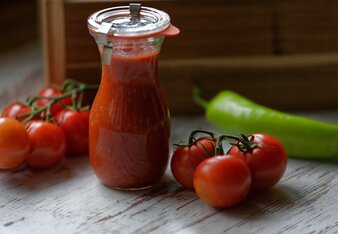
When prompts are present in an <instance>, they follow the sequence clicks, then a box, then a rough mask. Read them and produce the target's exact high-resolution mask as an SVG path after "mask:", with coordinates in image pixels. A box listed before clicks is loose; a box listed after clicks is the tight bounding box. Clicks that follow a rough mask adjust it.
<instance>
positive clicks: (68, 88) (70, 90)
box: [16, 80, 98, 124]
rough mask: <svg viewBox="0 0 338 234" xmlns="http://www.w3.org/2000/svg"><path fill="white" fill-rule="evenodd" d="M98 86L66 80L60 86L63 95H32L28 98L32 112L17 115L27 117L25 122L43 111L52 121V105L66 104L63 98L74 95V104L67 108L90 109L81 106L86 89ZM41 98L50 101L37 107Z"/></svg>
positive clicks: (47, 118) (27, 101)
mask: <svg viewBox="0 0 338 234" xmlns="http://www.w3.org/2000/svg"><path fill="white" fill-rule="evenodd" d="M97 88H98V86H97V85H90V84H85V83H82V82H79V81H75V80H66V81H65V82H64V83H63V85H62V87H61V88H60V91H62V92H64V93H63V94H62V95H60V96H58V97H38V96H31V97H29V98H28V99H27V100H26V105H27V106H29V107H31V108H32V111H31V112H28V113H24V114H21V115H17V116H16V118H17V119H18V118H21V117H26V116H27V118H26V119H25V120H23V121H22V123H23V124H25V123H27V122H29V121H31V120H33V119H34V118H36V117H37V116H38V115H41V113H44V112H45V113H46V116H45V117H44V118H45V119H46V121H47V122H51V121H52V116H51V107H52V105H54V104H56V103H59V104H60V105H62V106H64V105H63V103H62V102H61V101H62V100H63V99H65V98H68V97H72V101H73V106H71V107H69V106H66V108H67V109H68V108H70V109H74V110H85V109H89V106H85V107H82V108H81V105H82V101H83V93H84V92H85V91H89V90H97ZM78 94H79V98H78V100H77V95H78ZM41 99H48V100H49V101H48V102H47V104H46V105H44V106H42V107H37V105H36V101H37V100H41Z"/></svg>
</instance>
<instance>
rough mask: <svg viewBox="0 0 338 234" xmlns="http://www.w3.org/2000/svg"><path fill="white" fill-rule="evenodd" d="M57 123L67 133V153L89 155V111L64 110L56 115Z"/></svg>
mask: <svg viewBox="0 0 338 234" xmlns="http://www.w3.org/2000/svg"><path fill="white" fill-rule="evenodd" d="M55 118H56V122H57V123H58V124H59V127H60V128H61V129H62V131H63V132H64V133H65V136H66V141H67V153H69V154H87V153H88V147H89V145H88V127H89V110H85V111H75V110H63V111H61V112H59V113H58V114H57V115H56V117H55Z"/></svg>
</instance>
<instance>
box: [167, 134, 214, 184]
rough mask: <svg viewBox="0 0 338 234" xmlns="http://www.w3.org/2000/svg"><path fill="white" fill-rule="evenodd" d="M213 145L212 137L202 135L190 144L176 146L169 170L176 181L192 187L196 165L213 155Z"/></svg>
mask: <svg viewBox="0 0 338 234" xmlns="http://www.w3.org/2000/svg"><path fill="white" fill-rule="evenodd" d="M215 146H216V143H215V141H214V140H213V139H211V138H206V137H203V138H200V139H198V140H197V141H196V142H195V143H193V144H192V145H190V146H184V147H179V148H177V149H176V151H175V152H174V154H173V156H172V158H171V163H170V167H171V172H172V174H173V176H174V177H175V179H176V180H177V182H178V183H180V184H181V185H183V186H184V187H186V188H189V189H194V185H193V178H194V173H195V170H196V167H197V166H198V165H199V164H200V163H201V162H202V161H203V160H205V159H207V158H209V157H210V156H213V155H214V148H215ZM207 152H208V153H207Z"/></svg>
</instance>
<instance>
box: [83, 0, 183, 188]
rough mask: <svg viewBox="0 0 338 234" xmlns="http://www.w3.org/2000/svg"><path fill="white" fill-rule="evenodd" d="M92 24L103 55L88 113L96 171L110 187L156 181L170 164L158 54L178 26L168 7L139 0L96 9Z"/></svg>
mask: <svg viewBox="0 0 338 234" xmlns="http://www.w3.org/2000/svg"><path fill="white" fill-rule="evenodd" d="M88 28H89V32H90V33H91V35H92V36H93V37H94V39H95V41H96V43H97V45H98V48H99V51H100V54H101V61H102V77H101V83H100V88H99V90H98V92H97V95H96V97H95V100H94V103H93V106H92V109H91V113H90V119H89V152H90V160H91V164H92V167H93V169H94V172H95V173H96V175H97V176H98V178H99V179H100V180H101V182H102V183H103V184H104V185H106V186H108V187H111V188H116V189H126V190H132V189H142V188H147V187H150V186H153V185H155V184H156V183H158V182H159V180H160V179H161V177H162V176H163V174H164V172H165V169H166V167H167V162H168V156H169V155H168V154H169V138H170V115H169V111H168V107H167V104H166V101H165V98H164V96H163V93H162V91H161V88H160V83H159V78H158V71H157V64H158V56H159V52H160V49H161V46H162V43H163V40H164V37H165V36H170V35H177V34H178V33H179V30H178V29H177V28H176V27H174V26H172V25H171V24H170V18H169V16H168V15H167V14H166V13H165V12H163V11H160V10H157V9H154V8H148V7H141V5H140V4H135V3H134V4H133V3H132V4H130V5H129V7H128V6H121V7H112V8H108V9H104V10H101V11H98V12H96V13H94V14H92V15H91V16H90V17H89V18H88Z"/></svg>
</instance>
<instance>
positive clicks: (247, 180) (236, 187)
mask: <svg viewBox="0 0 338 234" xmlns="http://www.w3.org/2000/svg"><path fill="white" fill-rule="evenodd" d="M250 185H251V177H250V169H249V167H248V165H247V164H246V163H245V161H244V160H242V159H240V158H239V157H236V156H233V155H222V156H214V157H211V158H209V159H206V160H204V161H203V162H201V164H200V165H198V167H197V168H196V172H195V175H194V187H195V191H196V193H197V195H198V196H199V197H200V198H201V199H202V200H203V201H205V202H206V203H208V204H209V205H211V206H213V207H215V208H228V207H232V206H234V205H237V204H239V203H240V202H241V201H243V200H244V199H245V198H246V196H247V195H248V192H249V190H250Z"/></svg>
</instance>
